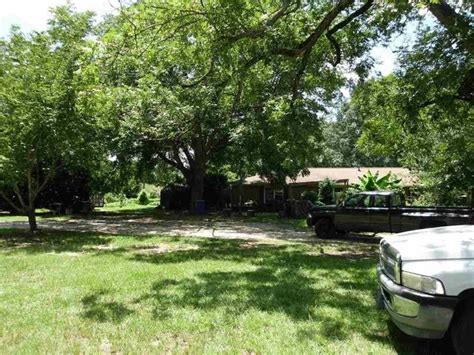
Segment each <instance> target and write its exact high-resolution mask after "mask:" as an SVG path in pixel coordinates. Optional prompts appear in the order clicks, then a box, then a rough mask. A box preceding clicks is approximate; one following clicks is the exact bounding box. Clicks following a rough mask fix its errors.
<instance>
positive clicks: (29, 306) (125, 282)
mask: <svg viewBox="0 0 474 355" xmlns="http://www.w3.org/2000/svg"><path fill="white" fill-rule="evenodd" d="M375 248H376V246H372V245H363V246H360V247H357V246H354V245H350V244H315V245H307V244H291V243H287V242H278V243H277V242H275V243H269V242H267V243H254V242H245V241H229V240H226V241H223V240H215V239H190V238H171V237H160V236H111V235H100V234H87V233H64V232H62V233H59V232H58V233H45V232H43V233H40V234H36V235H34V236H30V235H28V234H26V233H25V234H22V233H19V232H15V231H12V230H6V229H5V230H0V275H1V278H0V319H1V322H0V352H1V353H38V352H39V353H53V352H54V353H80V352H81V353H97V352H109V353H110V352H120V353H149V352H153V353H163V352H171V353H221V352H224V353H232V354H237V353H238V354H253V353H272V354H273V353H295V354H297V353H298V354H299V353H321V354H327V353H338V354H339V353H346V354H347V353H355V352H358V353H361V354H367V353H372V354H382V353H396V352H399V351H405V352H408V353H409V352H411V350H410V349H413V343H412V342H411V341H410V340H409V339H408V340H407V338H406V337H404V336H402V335H401V334H400V332H398V331H397V330H396V329H394V327H393V326H390V323H389V322H388V321H387V316H386V315H385V314H384V313H383V312H379V311H377V310H376V309H375V303H374V294H375V290H376V288H377V285H376V281H375V265H376V259H375V257H374V255H373V253H374V249H375Z"/></svg>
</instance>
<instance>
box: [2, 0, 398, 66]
mask: <svg viewBox="0 0 474 355" xmlns="http://www.w3.org/2000/svg"><path fill="white" fill-rule="evenodd" d="M70 2H72V3H73V4H74V5H75V7H76V9H77V10H79V11H85V10H92V11H94V12H95V13H96V14H97V16H98V17H99V19H100V18H101V17H102V16H103V15H104V14H106V13H110V12H113V11H114V7H115V8H116V7H117V0H70ZM65 3H66V0H0V37H5V36H7V35H8V32H9V30H10V27H11V26H12V25H19V26H20V28H21V29H22V31H23V32H30V31H34V30H36V31H41V30H44V29H45V28H46V24H47V21H48V18H49V15H50V14H49V9H50V8H51V7H54V6H58V5H63V4H65ZM398 41H400V39H398V40H395V43H396V42H398ZM393 48H395V44H393V45H391V46H389V47H388V48H386V47H382V46H377V47H374V48H373V49H372V56H373V57H374V58H375V60H376V61H377V62H378V64H377V65H376V66H375V68H374V72H380V73H381V74H382V75H387V74H390V73H391V72H392V71H393V70H394V68H395V65H396V54H395V53H394V52H393Z"/></svg>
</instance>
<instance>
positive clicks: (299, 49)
mask: <svg viewBox="0 0 474 355" xmlns="http://www.w3.org/2000/svg"><path fill="white" fill-rule="evenodd" d="M353 3H354V0H340V1H339V2H338V3H337V4H336V6H334V7H333V8H332V9H331V11H329V12H328V13H327V14H326V16H324V18H323V20H322V21H321V22H320V23H319V25H318V26H317V27H316V28H315V29H314V30H313V32H312V33H311V34H310V35H309V36H308V37H307V38H306V39H305V40H304V41H303V42H301V43H300V44H299V45H297V46H296V47H294V48H279V49H276V50H274V51H273V53H274V54H281V55H286V56H290V57H301V56H303V55H304V54H305V52H308V51H311V49H312V48H313V47H314V45H315V44H316V42H317V41H318V40H319V38H320V37H321V36H322V35H323V33H324V32H325V31H326V30H327V29H328V28H329V26H331V23H332V21H334V19H335V18H336V17H337V16H338V15H339V14H340V13H341V12H342V11H343V10H345V9H346V8H348V7H349V6H351V5H352V4H353Z"/></svg>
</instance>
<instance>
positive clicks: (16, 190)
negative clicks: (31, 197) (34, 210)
mask: <svg viewBox="0 0 474 355" xmlns="http://www.w3.org/2000/svg"><path fill="white" fill-rule="evenodd" d="M13 191H14V192H15V194H16V195H17V197H18V201H20V205H21V207H22V208H23V209H25V207H26V204H25V201H24V200H23V197H22V196H21V193H20V189H19V188H18V184H14V185H13Z"/></svg>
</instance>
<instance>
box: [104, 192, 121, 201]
mask: <svg viewBox="0 0 474 355" xmlns="http://www.w3.org/2000/svg"><path fill="white" fill-rule="evenodd" d="M104 201H105V203H113V202H119V201H120V197H119V196H118V195H117V194H114V193H111V192H107V193H106V194H105V196H104Z"/></svg>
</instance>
